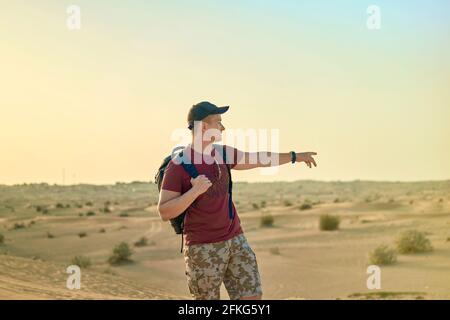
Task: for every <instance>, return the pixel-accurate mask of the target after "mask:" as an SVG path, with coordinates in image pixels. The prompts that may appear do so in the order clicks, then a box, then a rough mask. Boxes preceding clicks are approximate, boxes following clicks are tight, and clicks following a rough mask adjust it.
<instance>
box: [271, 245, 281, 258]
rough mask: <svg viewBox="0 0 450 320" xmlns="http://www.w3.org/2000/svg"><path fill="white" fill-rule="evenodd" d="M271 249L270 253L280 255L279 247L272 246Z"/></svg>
mask: <svg viewBox="0 0 450 320" xmlns="http://www.w3.org/2000/svg"><path fill="white" fill-rule="evenodd" d="M269 251H270V253H271V254H273V255H276V256H278V255H280V249H279V248H278V247H275V248H270V250H269Z"/></svg>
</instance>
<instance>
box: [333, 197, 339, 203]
mask: <svg viewBox="0 0 450 320" xmlns="http://www.w3.org/2000/svg"><path fill="white" fill-rule="evenodd" d="M333 202H334V203H339V202H341V201H340V200H339V198H336V199H334V201H333Z"/></svg>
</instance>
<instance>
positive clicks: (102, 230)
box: [98, 228, 106, 233]
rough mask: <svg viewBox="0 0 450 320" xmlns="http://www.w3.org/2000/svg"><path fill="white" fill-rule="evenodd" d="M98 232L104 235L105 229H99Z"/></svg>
mask: <svg viewBox="0 0 450 320" xmlns="http://www.w3.org/2000/svg"><path fill="white" fill-rule="evenodd" d="M98 232H100V233H105V232H106V230H105V228H101V229H100V230H99V231H98Z"/></svg>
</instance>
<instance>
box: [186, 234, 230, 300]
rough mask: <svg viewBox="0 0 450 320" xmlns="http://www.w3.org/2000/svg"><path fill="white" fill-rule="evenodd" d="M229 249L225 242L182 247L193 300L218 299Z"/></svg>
mask: <svg viewBox="0 0 450 320" xmlns="http://www.w3.org/2000/svg"><path fill="white" fill-rule="evenodd" d="M228 253H229V250H228V248H227V246H226V244H225V242H218V243H211V244H199V245H192V246H185V247H184V261H185V263H186V277H187V283H188V287H189V292H190V293H191V296H192V297H193V298H194V299H195V300H219V299H220V286H221V284H222V282H223V277H224V275H225V270H226V266H227V261H228Z"/></svg>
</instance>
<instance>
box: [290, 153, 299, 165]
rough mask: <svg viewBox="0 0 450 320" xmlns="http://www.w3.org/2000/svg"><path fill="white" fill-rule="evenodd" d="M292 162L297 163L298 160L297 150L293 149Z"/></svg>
mask: <svg viewBox="0 0 450 320" xmlns="http://www.w3.org/2000/svg"><path fill="white" fill-rule="evenodd" d="M290 154H291V162H292V163H295V162H296V161H297V154H296V153H295V151H291V152H290Z"/></svg>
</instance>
